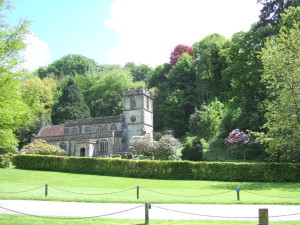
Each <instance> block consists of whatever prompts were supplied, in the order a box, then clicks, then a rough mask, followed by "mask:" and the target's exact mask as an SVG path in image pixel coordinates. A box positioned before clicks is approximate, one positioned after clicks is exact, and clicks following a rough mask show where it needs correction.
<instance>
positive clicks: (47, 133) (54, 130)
mask: <svg viewBox="0 0 300 225" xmlns="http://www.w3.org/2000/svg"><path fill="white" fill-rule="evenodd" d="M64 129H65V126H64V124H60V125H53V126H44V127H42V128H41V130H40V131H39V133H38V134H37V136H36V137H51V136H59V135H64Z"/></svg>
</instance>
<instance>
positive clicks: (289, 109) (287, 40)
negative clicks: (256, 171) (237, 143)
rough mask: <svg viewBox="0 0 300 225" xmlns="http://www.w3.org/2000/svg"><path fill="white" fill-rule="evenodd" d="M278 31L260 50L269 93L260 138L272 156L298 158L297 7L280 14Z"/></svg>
mask: <svg viewBox="0 0 300 225" xmlns="http://www.w3.org/2000/svg"><path fill="white" fill-rule="evenodd" d="M282 17H283V23H285V22H286V21H287V20H289V21H293V23H292V28H286V27H285V26H282V27H281V29H280V32H279V35H278V36H277V37H275V38H271V39H269V40H268V41H267V43H266V46H265V48H264V49H263V51H262V60H263V63H264V68H265V70H264V75H263V81H264V82H266V84H267V87H268V91H269V92H270V93H271V94H270V97H269V99H268V101H267V114H266V118H267V123H266V124H265V127H266V128H267V129H268V131H267V133H266V135H265V136H264V139H265V140H266V141H267V142H268V149H267V151H268V152H269V153H270V156H271V159H272V160H280V161H293V162H300V149H299V146H300V91H299V90H300V76H299V75H300V66H299V65H300V20H299V19H300V8H297V9H295V8H290V9H289V10H288V11H286V14H282Z"/></svg>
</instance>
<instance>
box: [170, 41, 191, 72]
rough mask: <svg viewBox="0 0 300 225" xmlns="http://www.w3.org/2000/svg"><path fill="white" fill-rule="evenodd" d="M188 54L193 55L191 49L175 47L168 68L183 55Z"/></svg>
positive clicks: (182, 46) (184, 46)
mask: <svg viewBox="0 0 300 225" xmlns="http://www.w3.org/2000/svg"><path fill="white" fill-rule="evenodd" d="M184 54H188V55H190V56H192V55H193V48H192V47H189V46H186V45H181V44H180V45H177V46H176V47H175V48H174V50H173V51H172V52H171V56H170V66H171V67H173V66H174V65H175V64H176V63H177V61H178V60H179V59H180V58H181V57H182V56H183V55H184Z"/></svg>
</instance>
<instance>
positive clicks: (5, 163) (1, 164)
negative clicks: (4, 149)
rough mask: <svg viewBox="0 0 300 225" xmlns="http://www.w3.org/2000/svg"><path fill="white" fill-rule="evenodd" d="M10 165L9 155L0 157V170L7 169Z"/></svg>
mask: <svg viewBox="0 0 300 225" xmlns="http://www.w3.org/2000/svg"><path fill="white" fill-rule="evenodd" d="M9 164H10V155H8V154H4V155H0V168H7V167H9Z"/></svg>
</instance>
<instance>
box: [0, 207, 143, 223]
mask: <svg viewBox="0 0 300 225" xmlns="http://www.w3.org/2000/svg"><path fill="white" fill-rule="evenodd" d="M143 206H144V205H139V206H136V207H133V208H130V209H125V210H122V211H118V212H113V213H108V214H103V215H97V216H86V217H53V216H39V215H33V214H29V213H23V212H19V211H16V210H12V209H8V208H5V207H2V206H0V208H2V209H4V210H7V211H10V212H14V213H17V214H21V215H25V216H33V217H40V218H49V219H62V220H75V219H90V218H99V217H104V216H110V215H116V214H119V213H123V212H128V211H131V210H134V209H137V208H141V207H143Z"/></svg>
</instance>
